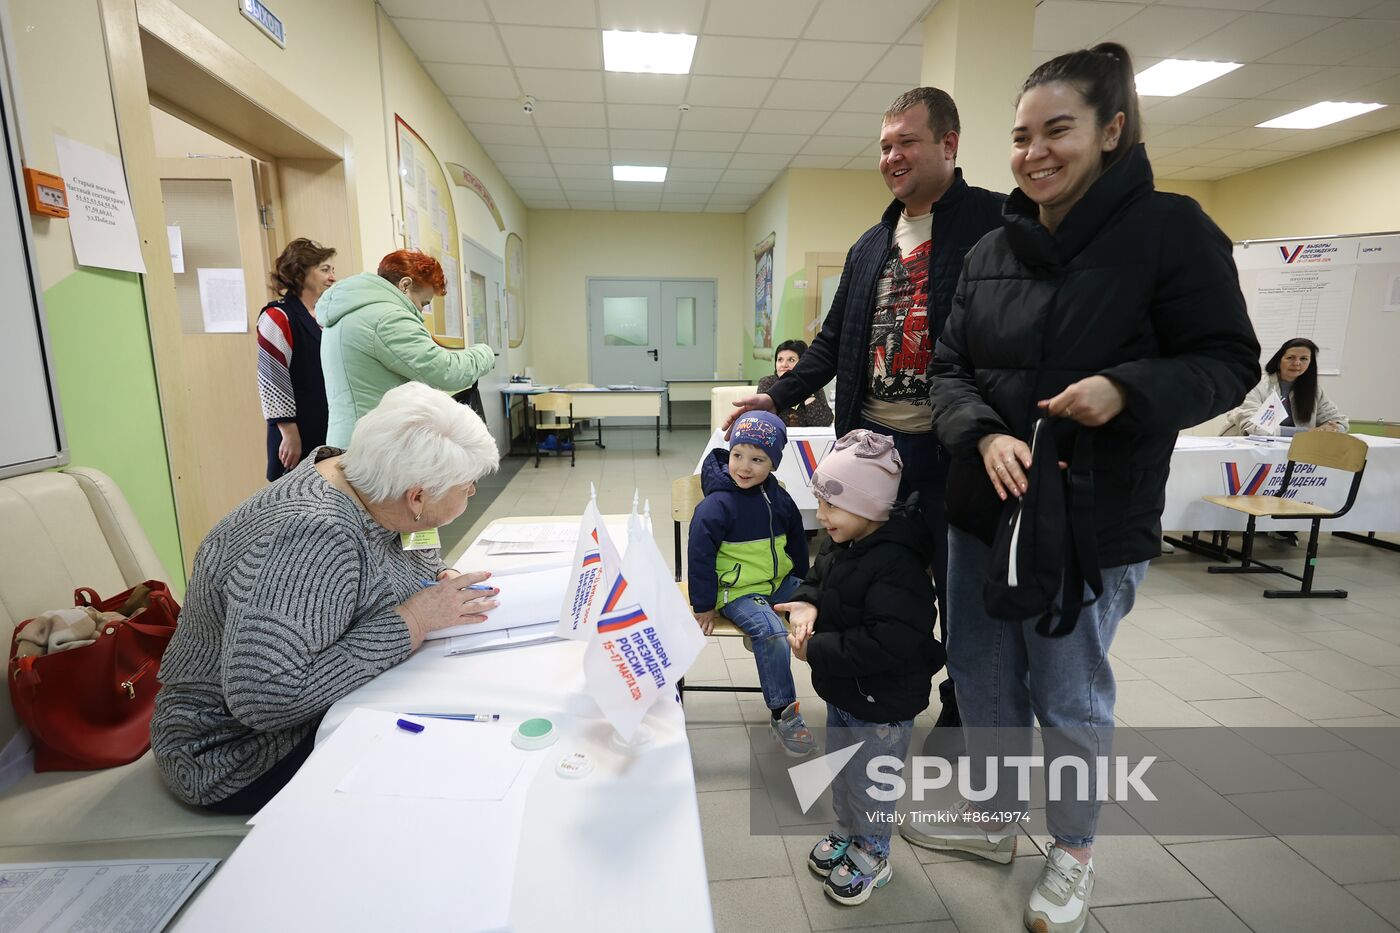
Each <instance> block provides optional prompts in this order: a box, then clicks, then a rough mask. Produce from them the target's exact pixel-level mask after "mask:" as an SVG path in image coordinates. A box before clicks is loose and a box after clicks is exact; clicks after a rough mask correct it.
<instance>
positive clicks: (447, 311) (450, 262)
mask: <svg viewBox="0 0 1400 933" xmlns="http://www.w3.org/2000/svg"><path fill="white" fill-rule="evenodd" d="M438 262H439V263H441V264H442V275H443V278H444V279H445V280H446V282H447V294H446V295H445V296H444V297H443V301H442V313H443V318H444V320H443V332H444V333H445V334H446V335H447V336H448V337H456V338H459V339H460V338H461V337H462V284H461V283H462V280H461V277H460V275H459V274H458V271H457V260H456V259H454V258H453V257H451V256H449V255H447V254H446V253H443V254H442V255H441V256H439V257H438Z"/></svg>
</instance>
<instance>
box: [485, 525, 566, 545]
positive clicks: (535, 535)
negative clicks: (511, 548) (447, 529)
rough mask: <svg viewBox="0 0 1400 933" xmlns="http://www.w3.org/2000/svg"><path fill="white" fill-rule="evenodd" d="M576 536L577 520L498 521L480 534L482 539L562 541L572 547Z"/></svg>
mask: <svg viewBox="0 0 1400 933" xmlns="http://www.w3.org/2000/svg"><path fill="white" fill-rule="evenodd" d="M577 536H578V522H542V523H538V524H515V523H507V522H499V523H496V524H493V525H491V526H490V527H489V528H487V529H486V531H484V532H483V533H482V535H481V540H483V541H515V542H522V543H523V542H528V543H530V544H539V543H541V542H545V541H562V542H564V543H565V544H567V545H568V546H569V548H572V547H573V546H574V538H575V537H577Z"/></svg>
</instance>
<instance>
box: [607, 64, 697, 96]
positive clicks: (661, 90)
mask: <svg viewBox="0 0 1400 933" xmlns="http://www.w3.org/2000/svg"><path fill="white" fill-rule="evenodd" d="M689 83H690V76H689V75H634V74H617V73H615V72H611V71H610V72H608V73H607V74H605V75H603V87H604V89H605V90H606V91H607V95H608V103H611V104H679V103H681V102H682V101H684V99H685V88H686V85H687V84H689Z"/></svg>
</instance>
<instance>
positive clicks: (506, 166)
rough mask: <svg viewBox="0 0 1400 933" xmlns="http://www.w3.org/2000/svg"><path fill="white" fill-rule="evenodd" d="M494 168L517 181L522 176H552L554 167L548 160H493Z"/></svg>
mask: <svg viewBox="0 0 1400 933" xmlns="http://www.w3.org/2000/svg"><path fill="white" fill-rule="evenodd" d="M495 162H496V168H498V169H500V170H501V172H502V174H504V175H505V176H506V177H507V178H510V179H514V180H516V181H519V180H520V179H523V178H553V177H555V172H554V169H553V168H552V167H551V166H550V164H549V163H548V162H505V161H502V160H499V159H498V160H495Z"/></svg>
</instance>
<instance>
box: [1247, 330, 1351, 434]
mask: <svg viewBox="0 0 1400 933" xmlns="http://www.w3.org/2000/svg"><path fill="white" fill-rule="evenodd" d="M1317 367H1318V359H1317V344H1315V343H1313V342H1312V341H1311V340H1309V339H1308V338H1306V337H1294V338H1293V339H1292V340H1289V341H1286V342H1285V343H1284V345H1283V346H1281V347H1279V348H1278V352H1277V353H1275V354H1274V355H1273V356H1271V357H1270V358H1269V362H1267V363H1265V364H1264V378H1263V379H1261V380H1260V381H1259V384H1258V385H1257V386H1255V387H1254V388H1253V389H1251V390H1250V393H1249V394H1248V395H1246V396H1245V397H1244V401H1243V402H1241V403H1240V406H1239V407H1238V408H1236V409H1235V410H1234V411H1232V412H1230V414H1229V419H1230V420H1229V427H1228V428H1227V429H1226V431H1225V433H1226V434H1268V433H1270V432H1269V431H1268V429H1266V428H1265V427H1264V426H1263V425H1261V424H1260V423H1259V415H1260V410H1261V409H1262V408H1264V406H1265V405H1267V404H1268V401H1269V398H1270V397H1271V396H1273V395H1274V394H1277V395H1278V397H1279V399H1280V400H1281V401H1282V402H1283V408H1284V413H1285V417H1284V419H1283V421H1282V422H1280V424H1279V430H1278V433H1279V434H1280V435H1281V436H1283V437H1292V436H1293V435H1294V434H1297V433H1298V432H1299V431H1314V430H1315V431H1341V432H1343V433H1345V432H1346V430H1347V428H1348V427H1349V426H1350V423H1349V422H1348V421H1347V419H1346V416H1345V415H1343V414H1342V413H1341V412H1340V411H1338V410H1337V406H1336V405H1334V404H1332V402H1331V400H1330V399H1328V398H1327V394H1326V393H1325V392H1323V391H1322V386H1320V385H1318V384H1317Z"/></svg>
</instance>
